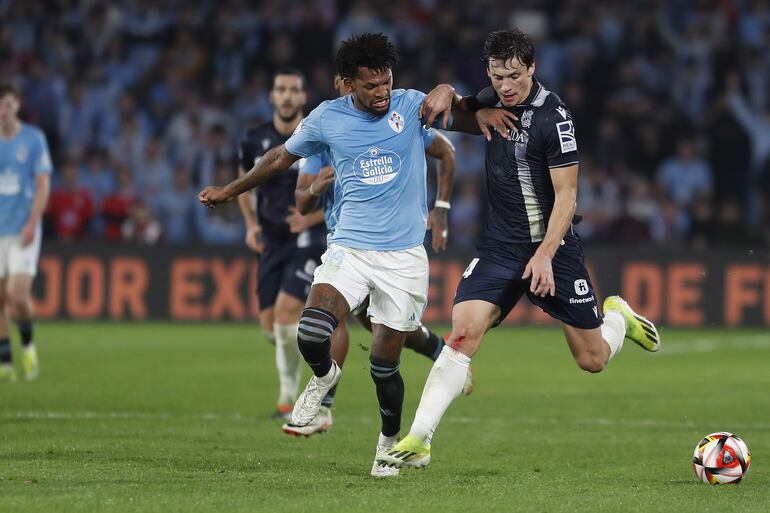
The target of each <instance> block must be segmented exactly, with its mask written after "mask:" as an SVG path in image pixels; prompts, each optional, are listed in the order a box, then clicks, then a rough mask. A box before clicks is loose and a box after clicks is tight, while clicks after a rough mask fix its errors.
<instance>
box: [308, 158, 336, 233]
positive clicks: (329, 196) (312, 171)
mask: <svg viewBox="0 0 770 513" xmlns="http://www.w3.org/2000/svg"><path fill="white" fill-rule="evenodd" d="M331 165H332V158H331V156H330V155H329V152H328V150H325V151H322V152H321V153H316V154H315V155H311V156H309V157H308V158H306V159H302V160H301V161H300V165H299V172H300V174H303V173H304V174H308V175H319V174H320V173H321V169H322V168H325V167H327V166H331ZM339 186H340V183H339V182H338V181H337V180H336V179H335V180H334V182H333V183H332V184H331V185H330V186H329V187H327V188H326V190H325V191H324V192H323V194H321V206H322V207H323V209H324V222H325V223H326V232H327V233H328V234H329V236H328V237H327V238H329V237H331V235H332V233H334V228H335V227H336V226H337V218H338V217H339V208H336V207H337V206H338V205H335V203H334V197H335V195H337V194H338V192H337V188H338V187H339Z"/></svg>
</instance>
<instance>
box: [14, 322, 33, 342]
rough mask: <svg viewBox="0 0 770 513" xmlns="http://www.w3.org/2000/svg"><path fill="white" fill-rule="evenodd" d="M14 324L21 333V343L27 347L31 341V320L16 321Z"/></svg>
mask: <svg viewBox="0 0 770 513" xmlns="http://www.w3.org/2000/svg"><path fill="white" fill-rule="evenodd" d="M16 326H17V327H18V328H19V335H21V345H23V346H24V347H27V346H28V345H29V343H30V342H32V321H17V322H16Z"/></svg>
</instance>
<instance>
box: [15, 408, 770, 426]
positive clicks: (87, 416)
mask: <svg viewBox="0 0 770 513" xmlns="http://www.w3.org/2000/svg"><path fill="white" fill-rule="evenodd" d="M0 419H4V420H13V419H17V420H19V419H20V420H186V421H200V422H205V421H234V422H254V423H260V422H268V420H267V419H265V418H262V417H255V416H245V415H240V414H232V415H222V414H218V413H203V414H197V415H195V414H189V415H188V414H171V413H145V412H94V411H80V412H55V411H17V412H5V413H0ZM339 419H340V421H341V422H355V423H361V424H373V423H376V422H379V420H380V419H379V417H374V416H372V417H367V416H363V415H361V416H345V415H344V414H343V415H340V416H339ZM444 422H445V423H449V424H480V423H482V422H483V423H484V424H500V425H504V426H510V425H513V424H526V425H533V426H542V425H565V424H567V425H571V426H586V425H588V426H622V427H632V428H634V427H638V428H650V427H653V428H671V429H677V428H698V427H703V426H704V425H708V424H711V423H712V422H711V421H694V420H685V419H683V420H681V421H677V420H659V419H608V418H600V417H597V418H584V419H560V418H540V417H516V418H502V417H467V416H449V417H446V418H445V419H444ZM722 424H724V423H722ZM728 427H729V429H755V430H770V423H762V422H738V423H732V422H731V423H730V425H729V426H728Z"/></svg>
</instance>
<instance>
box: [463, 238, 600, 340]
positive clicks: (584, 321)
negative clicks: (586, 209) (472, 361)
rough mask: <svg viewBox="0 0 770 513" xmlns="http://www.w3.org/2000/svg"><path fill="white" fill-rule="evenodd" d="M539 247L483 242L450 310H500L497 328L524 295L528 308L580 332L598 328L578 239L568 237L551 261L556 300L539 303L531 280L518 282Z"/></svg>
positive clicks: (597, 311) (541, 300) (595, 310)
mask: <svg viewBox="0 0 770 513" xmlns="http://www.w3.org/2000/svg"><path fill="white" fill-rule="evenodd" d="M538 245H539V244H526V243H525V244H513V245H503V244H501V243H498V242H494V241H484V243H482V245H481V246H480V247H479V251H478V256H477V258H474V259H473V261H471V263H470V265H469V266H468V268H467V269H466V270H465V272H464V273H463V277H462V280H461V281H460V284H459V285H458V287H457V294H456V295H455V300H454V304H457V303H462V302H463V301H470V300H474V299H480V300H482V301H487V302H489V303H492V304H495V305H497V306H499V307H500V318H499V319H497V322H496V323H495V325H497V324H499V323H500V322H502V321H503V319H505V317H506V316H507V315H508V314H509V313H510V311H511V310H512V309H513V307H514V306H516V303H518V302H519V299H521V296H522V295H523V294H525V293H526V294H527V297H529V300H530V302H532V304H534V305H536V306H539V307H540V308H542V309H543V311H545V312H546V313H547V314H548V315H550V316H551V317H553V318H554V319H557V320H559V321H562V322H563V323H565V324H568V325H569V326H574V327H576V328H582V329H591V328H597V327H599V326H601V324H602V314H601V311H600V309H599V305H598V304H597V302H596V294H594V288H593V285H591V279H590V277H589V276H588V271H587V270H586V267H585V262H584V259H583V248H582V247H581V245H580V238H579V237H578V236H577V235H573V234H572V233H569V234H567V236H565V237H564V244H562V245H561V246H560V247H559V250H558V251H557V252H556V256H555V257H554V259H553V260H552V265H553V276H554V282H555V284H556V295H555V296H547V297H538V296H536V295H534V294H533V293H531V292H530V291H529V286H530V280H529V279H527V280H522V279H521V275H522V274H524V269H525V268H526V266H527V263H528V262H529V259H530V258H532V255H534V254H535V250H537V247H538Z"/></svg>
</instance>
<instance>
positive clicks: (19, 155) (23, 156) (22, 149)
mask: <svg viewBox="0 0 770 513" xmlns="http://www.w3.org/2000/svg"><path fill="white" fill-rule="evenodd" d="M27 157H29V148H27V147H26V146H25V145H24V144H19V145H18V146H17V147H16V160H18V161H19V163H20V164H24V163H25V162H26V161H27Z"/></svg>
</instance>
